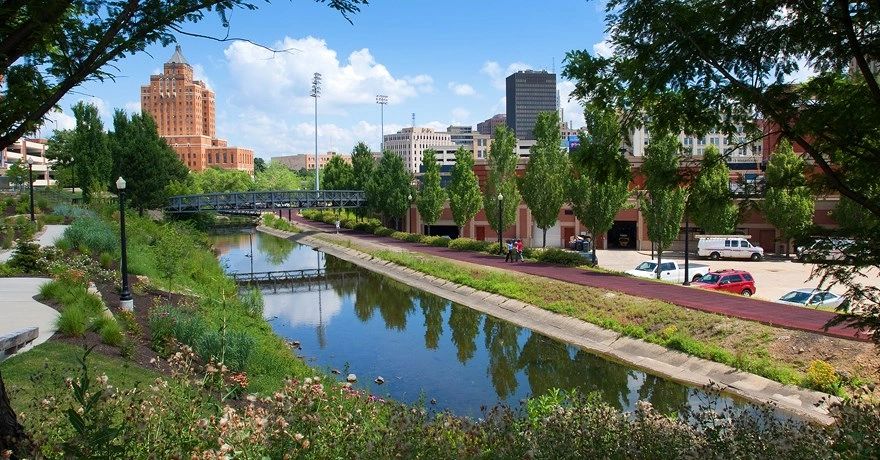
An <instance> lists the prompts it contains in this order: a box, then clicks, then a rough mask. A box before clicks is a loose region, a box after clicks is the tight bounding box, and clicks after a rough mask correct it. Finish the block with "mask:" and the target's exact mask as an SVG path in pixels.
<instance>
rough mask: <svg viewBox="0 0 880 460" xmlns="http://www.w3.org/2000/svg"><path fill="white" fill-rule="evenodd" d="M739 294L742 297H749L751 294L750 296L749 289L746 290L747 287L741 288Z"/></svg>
mask: <svg viewBox="0 0 880 460" xmlns="http://www.w3.org/2000/svg"><path fill="white" fill-rule="evenodd" d="M740 294H742V295H743V297H751V296H752V291H750V290H748V289H743V290H742V292H740Z"/></svg>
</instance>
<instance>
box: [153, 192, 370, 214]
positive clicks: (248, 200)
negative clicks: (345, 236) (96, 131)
mask: <svg viewBox="0 0 880 460" xmlns="http://www.w3.org/2000/svg"><path fill="white" fill-rule="evenodd" d="M365 202H366V193H364V192H363V191H362V190H318V191H315V190H281V191H260V192H220V193H204V194H200V195H177V196H172V197H171V198H169V199H168V206H166V207H165V211H167V212H170V213H193V212H203V211H214V212H231V213H236V212H259V211H264V210H272V209H279V208H358V207H361V206H363V205H364V203H365Z"/></svg>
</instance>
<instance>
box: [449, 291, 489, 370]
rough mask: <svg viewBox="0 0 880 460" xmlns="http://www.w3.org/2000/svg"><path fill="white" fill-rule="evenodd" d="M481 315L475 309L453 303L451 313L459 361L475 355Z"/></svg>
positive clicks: (462, 361) (451, 325)
mask: <svg viewBox="0 0 880 460" xmlns="http://www.w3.org/2000/svg"><path fill="white" fill-rule="evenodd" d="M481 316H482V314H481V313H479V312H477V311H475V310H471V309H470V308H467V307H462V306H458V305H453V306H452V312H450V313H449V328H450V329H452V342H453V343H454V344H455V347H456V348H457V350H458V353H457V356H458V361H459V362H460V363H462V364H464V363H466V362H467V361H468V360H470V359H471V358H473V357H474V351H476V349H477V344H476V338H477V332H479V329H480V317H481Z"/></svg>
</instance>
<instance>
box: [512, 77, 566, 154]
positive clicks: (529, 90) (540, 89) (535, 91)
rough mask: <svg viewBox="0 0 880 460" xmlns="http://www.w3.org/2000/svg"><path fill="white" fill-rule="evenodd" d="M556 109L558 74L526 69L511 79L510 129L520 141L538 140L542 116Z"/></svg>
mask: <svg viewBox="0 0 880 460" xmlns="http://www.w3.org/2000/svg"><path fill="white" fill-rule="evenodd" d="M555 110H556V74H553V73H547V72H546V71H543V70H542V71H536V70H523V71H520V72H517V73H515V74H513V75H510V76H509V77H507V127H508V128H510V129H512V130H513V131H514V132H515V133H516V138H517V139H519V140H525V139H534V138H535V133H534V131H535V120H537V119H538V114H539V113H541V112H553V111H555Z"/></svg>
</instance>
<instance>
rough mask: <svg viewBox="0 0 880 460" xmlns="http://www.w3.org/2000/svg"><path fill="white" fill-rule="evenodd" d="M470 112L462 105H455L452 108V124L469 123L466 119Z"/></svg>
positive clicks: (468, 117)
mask: <svg viewBox="0 0 880 460" xmlns="http://www.w3.org/2000/svg"><path fill="white" fill-rule="evenodd" d="M470 116H471V112H470V111H469V110H467V109H465V108H464V107H456V108H454V109H452V124H453V125H467V124H470V123H469V122H468V120H469V119H470Z"/></svg>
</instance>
